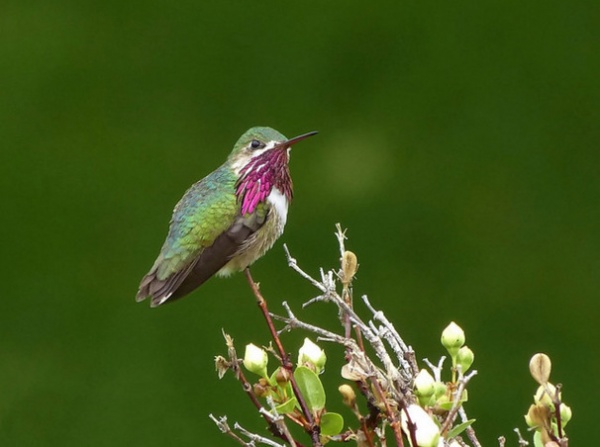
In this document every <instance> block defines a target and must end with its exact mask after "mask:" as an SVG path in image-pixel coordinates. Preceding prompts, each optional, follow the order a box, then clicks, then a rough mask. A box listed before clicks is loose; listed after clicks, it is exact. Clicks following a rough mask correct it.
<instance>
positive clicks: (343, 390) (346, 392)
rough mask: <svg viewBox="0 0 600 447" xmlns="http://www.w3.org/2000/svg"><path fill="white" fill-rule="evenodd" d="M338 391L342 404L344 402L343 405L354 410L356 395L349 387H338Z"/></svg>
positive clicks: (344, 385)
mask: <svg viewBox="0 0 600 447" xmlns="http://www.w3.org/2000/svg"><path fill="white" fill-rule="evenodd" d="M338 391H339V392H340V394H341V395H342V402H344V405H346V406H347V407H350V408H354V407H355V406H356V393H355V392H354V390H353V389H352V387H351V386H350V385H347V384H343V385H340V386H339V387H338Z"/></svg>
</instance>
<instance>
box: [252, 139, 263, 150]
mask: <svg viewBox="0 0 600 447" xmlns="http://www.w3.org/2000/svg"><path fill="white" fill-rule="evenodd" d="M250 147H251V148H252V149H262V148H263V147H265V143H262V142H260V141H258V140H252V141H251V142H250Z"/></svg>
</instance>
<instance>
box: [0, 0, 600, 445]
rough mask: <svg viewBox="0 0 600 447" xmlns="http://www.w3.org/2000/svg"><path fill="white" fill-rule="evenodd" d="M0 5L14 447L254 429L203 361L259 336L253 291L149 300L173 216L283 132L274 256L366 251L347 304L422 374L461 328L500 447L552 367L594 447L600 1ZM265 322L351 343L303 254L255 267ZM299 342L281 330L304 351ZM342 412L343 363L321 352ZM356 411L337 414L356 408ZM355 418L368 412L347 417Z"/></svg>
mask: <svg viewBox="0 0 600 447" xmlns="http://www.w3.org/2000/svg"><path fill="white" fill-rule="evenodd" d="M0 9H1V13H0V36H2V38H1V39H0V61H1V62H0V64H1V66H2V69H1V70H0V86H1V88H0V139H1V143H0V144H1V154H2V163H1V168H0V169H1V170H2V175H1V176H0V185H1V187H2V191H3V195H2V196H3V220H2V221H3V224H2V226H3V227H2V232H0V238H1V244H2V252H3V258H4V265H3V268H2V282H3V300H2V302H3V304H2V310H1V311H0V444H1V445H3V446H4V445H6V446H42V445H43V446H46V445H47V446H53V445H61V446H81V445H91V446H115V445H118V446H120V445H144V446H154V445H156V446H158V445H176V446H192V445H223V446H227V445H235V444H234V443H233V441H231V440H229V439H227V438H225V437H224V436H223V435H221V434H220V433H219V432H218V430H217V429H216V427H215V426H214V425H213V423H212V422H211V421H210V420H209V419H208V414H209V413H211V412H212V413H215V414H217V415H221V414H228V415H229V417H230V421H232V422H233V421H240V422H242V423H243V425H245V426H247V427H248V428H251V429H254V430H259V429H261V428H262V426H263V425H264V424H263V423H262V422H261V421H260V419H259V418H258V417H257V415H256V414H255V413H254V412H253V411H252V407H251V405H250V403H249V401H247V400H246V399H245V396H243V393H242V391H241V389H240V388H239V386H238V385H237V383H236V382H235V381H234V380H233V378H232V376H227V377H226V378H224V379H223V380H221V381H219V380H218V379H217V377H216V374H215V372H214V366H213V356H214V355H215V354H218V353H224V352H225V348H224V345H223V340H222V336H221V328H225V329H226V330H227V331H228V332H229V333H231V334H232V335H233V336H234V338H235V340H236V342H237V344H238V346H239V348H240V350H242V349H243V346H244V344H246V343H248V342H251V341H253V342H255V343H257V344H260V343H267V341H268V337H267V332H266V329H265V327H264V324H263V323H262V321H261V316H260V314H259V313H258V310H257V309H256V308H255V304H254V302H253V299H252V297H251V295H250V293H249V291H248V288H247V285H246V284H245V282H244V278H243V276H242V275H237V276H235V277H233V278H231V279H229V280H217V279H213V280H211V281H209V282H208V283H207V284H205V285H204V286H203V287H202V288H201V289H200V290H198V291H197V292H195V293H194V294H193V296H191V297H190V298H187V299H185V300H183V301H180V302H178V303H176V304H174V305H170V306H165V307H163V308H159V309H153V310H150V309H149V308H148V307H147V306H146V305H141V304H139V305H136V304H135V302H134V300H133V297H134V295H135V292H136V289H137V285H138V282H139V279H140V278H141V277H142V275H143V274H144V273H146V271H147V269H148V268H149V267H150V265H151V264H152V262H153V260H154V257H155V256H156V254H157V252H158V249H159V248H160V245H161V244H162V241H163V238H164V236H165V234H166V228H167V222H168V220H169V217H170V213H171V210H172V207H173V205H174V204H175V203H176V201H177V200H178V199H179V197H180V196H181V194H182V193H183V192H184V191H185V189H186V188H187V187H188V186H189V185H190V184H191V183H193V182H194V181H196V180H197V179H199V178H201V177H202V176H204V175H206V174H207V173H208V172H210V171H211V170H212V169H214V168H216V167H217V166H218V165H219V164H220V163H222V161H223V160H224V159H225V157H226V155H227V153H228V151H229V150H230V148H231V146H232V145H233V143H234V141H235V140H236V139H237V138H238V136H239V135H240V134H241V133H242V132H243V131H245V130H246V129H247V128H248V127H250V126H253V125H269V126H272V127H275V128H277V129H278V130H280V131H282V132H283V133H284V134H286V135H287V136H290V137H291V136H294V135H296V134H299V133H303V132H306V131H310V130H315V129H316V130H319V131H320V134H319V135H318V136H317V137H315V138H313V139H311V140H308V141H306V142H303V143H302V144H300V145H298V147H297V149H295V150H294V152H293V157H292V163H291V169H292V174H293V177H294V181H295V194H296V196H295V200H294V203H293V206H292V208H291V211H290V215H289V220H288V225H287V228H286V233H285V235H284V236H283V238H282V239H283V241H284V242H286V243H287V244H288V246H289V247H290V249H291V250H292V252H293V254H294V255H295V256H296V257H297V258H298V259H299V261H300V263H301V265H302V266H304V267H305V268H306V269H307V270H308V271H310V272H311V273H315V274H316V273H317V271H318V270H317V269H318V267H319V266H324V267H326V268H330V267H333V266H335V265H336V263H337V246H336V242H335V239H334V237H333V231H334V224H335V223H336V222H341V223H342V224H343V225H344V226H345V227H349V232H348V234H349V236H350V241H349V242H348V247H349V248H351V249H352V250H354V251H355V252H356V253H357V254H358V257H359V262H360V263H361V267H360V271H359V275H358V279H357V281H356V284H355V287H356V293H357V294H363V293H367V294H368V295H369V296H370V298H371V301H372V302H373V304H374V305H376V306H377V307H378V308H382V309H384V310H385V311H386V314H387V316H388V317H389V318H390V319H393V320H394V322H395V324H396V327H397V328H398V329H399V331H400V332H401V333H402V335H403V336H404V337H405V339H406V341H407V342H408V343H410V344H411V345H413V347H414V348H415V349H416V351H417V353H418V356H419V358H420V359H421V358H423V357H429V358H430V359H437V358H438V357H439V356H440V355H441V354H442V353H443V352H442V349H441V346H440V345H439V341H438V340H439V334H440V332H441V330H442V329H443V328H444V327H445V326H446V324H447V323H449V321H451V320H454V321H457V322H458V323H459V324H461V326H462V327H463V328H464V329H465V330H466V333H467V340H468V344H469V345H470V346H471V347H472V349H473V350H474V351H475V353H476V363H475V368H476V369H477V370H478V371H479V375H478V376H477V377H476V379H475V380H474V381H473V383H472V386H471V391H470V401H469V403H468V406H467V409H468V411H469V413H470V416H472V417H476V418H477V419H478V422H477V430H478V433H479V435H480V438H481V439H482V441H483V442H484V443H485V444H486V445H496V443H495V439H496V438H497V437H498V436H499V435H502V434H505V435H506V436H507V437H508V438H509V439H510V441H511V444H510V445H515V438H514V435H513V433H512V429H513V427H515V426H519V427H521V428H522V429H524V428H525V426H524V423H523V417H522V415H523V414H524V413H525V412H526V409H527V407H528V405H529V403H530V400H531V395H532V394H533V392H534V389H535V384H534V382H533V380H532V379H531V378H530V377H529V373H528V369H527V363H528V360H529V357H530V356H531V354H533V353H534V352H538V351H544V352H547V353H548V354H549V355H550V356H551V357H552V359H553V360H554V371H553V379H554V381H558V382H562V383H563V384H564V386H565V391H564V398H565V400H566V401H567V403H569V404H570V405H571V406H572V408H573V412H574V418H573V421H572V422H571V423H570V425H569V427H568V428H569V429H570V430H569V435H570V437H571V438H572V440H573V443H574V444H578V445H593V443H594V441H593V439H595V437H594V438H592V434H593V430H594V429H593V428H592V427H593V425H592V424H594V423H595V419H594V414H595V409H596V400H597V397H598V392H597V384H598V379H597V378H598V375H599V373H600V360H599V357H598V342H599V341H600V336H599V335H600V331H599V329H598V326H599V325H598V319H599V317H600V312H599V310H600V307H599V304H598V290H599V289H600V280H599V278H600V260H599V253H600V233H599V231H598V226H599V223H600V212H599V211H600V206H599V199H600V177H599V174H598V172H599V168H600V164H599V161H600V157H599V155H598V142H599V141H600V130H599V129H600V125H599V123H600V112H599V111H600V81H599V79H600V63H599V60H600V59H599V58H598V48H599V44H600V39H599V37H600V36H599V34H600V20H599V19H600V8H599V6H598V2H597V1H596V0H588V1H586V0H574V1H571V2H565V1H559V0H549V1H530V2H522V1H511V0H509V1H489V2H467V1H458V2H410V1H403V2H385V1H376V2H368V3H366V2H356V1H330V2H318V1H307V2H298V3H285V2H274V1H264V2H241V1H237V2H236V1H222V2H213V3H212V4H209V2H202V1H193V2H191V1H180V2H167V1H160V0H148V1H143V2H142V1H139V0H133V1H126V2H123V1H114V0H112V1H103V2H101V1H90V0H83V1H74V0H72V1H68V0H62V1H56V2H43V1H36V0H32V1H19V2H17V1H10V0H9V2H8V3H6V2H5V3H4V4H3V5H2V7H1V8H0ZM253 273H254V275H255V278H256V279H257V280H259V281H260V282H261V284H262V289H263V291H264V293H265V295H266V296H267V297H268V298H269V299H270V302H271V307H272V309H273V310H275V311H279V310H280V309H281V308H280V306H279V303H280V301H281V300H283V299H285V300H288V301H289V302H290V303H291V304H292V306H293V307H294V308H295V309H296V310H298V315H299V316H302V317H305V318H309V319H313V320H314V321H317V322H321V323H323V324H326V325H329V327H334V323H335V312H334V310H333V309H332V308H331V307H330V306H325V305H324V306H321V307H315V308H310V309H308V310H306V311H300V303H301V302H303V301H305V300H306V299H308V298H310V297H312V296H313V295H314V294H315V291H314V290H313V289H311V287H310V286H309V285H308V284H306V283H305V282H303V281H302V280H301V279H300V278H299V277H297V276H296V275H295V274H294V273H293V272H292V271H291V270H289V269H288V268H287V266H286V264H285V259H284V253H283V250H282V245H281V242H279V243H278V244H277V245H276V246H275V247H274V248H273V250H272V251H271V252H270V253H269V254H268V256H266V257H265V258H263V259H262V260H261V261H260V262H258V263H257V264H256V265H255V268H254V269H253ZM301 337H302V336H301V335H294V336H289V335H288V336H285V337H284V341H285V342H286V344H287V347H288V349H289V350H290V351H295V350H296V349H297V347H298V346H299V343H300V341H301ZM329 357H330V360H329V365H328V369H327V372H326V374H325V376H324V380H325V381H326V384H327V385H328V386H330V387H331V388H332V392H331V393H330V395H329V407H330V408H331V409H332V410H334V411H342V412H343V411H344V410H343V408H342V405H341V403H340V402H339V399H338V398H337V396H336V393H335V392H334V390H335V388H337V384H338V371H339V366H340V365H341V357H342V356H341V353H340V352H339V350H338V351H336V350H332V351H331V352H330V355H329ZM345 414H347V413H345ZM349 420H351V418H350V417H349Z"/></svg>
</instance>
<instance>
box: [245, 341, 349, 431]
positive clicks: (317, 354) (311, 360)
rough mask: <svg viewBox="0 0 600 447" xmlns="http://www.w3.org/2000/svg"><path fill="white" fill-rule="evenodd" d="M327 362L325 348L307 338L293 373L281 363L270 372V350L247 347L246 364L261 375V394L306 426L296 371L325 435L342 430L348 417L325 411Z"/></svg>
mask: <svg viewBox="0 0 600 447" xmlns="http://www.w3.org/2000/svg"><path fill="white" fill-rule="evenodd" d="M326 361H327V356H326V355H325V351H323V350H322V349H321V348H320V347H319V346H318V345H316V344H315V343H313V342H312V341H311V340H310V339H308V338H305V339H304V344H303V345H302V347H301V348H300V349H299V351H298V364H297V366H296V368H295V370H294V371H293V373H292V372H290V371H288V370H287V369H286V368H284V367H282V366H280V367H278V368H277V369H275V371H274V372H273V373H272V374H271V375H269V373H268V370H267V365H268V362H269V356H268V353H267V351H266V350H264V349H262V348H259V347H258V346H255V345H253V344H249V345H247V346H246V352H245V354H244V360H243V364H244V367H245V368H246V369H247V370H248V371H250V372H252V373H254V374H256V375H258V376H260V378H259V379H258V381H257V382H256V383H255V384H254V385H253V391H254V394H255V395H256V396H257V397H259V398H269V399H270V400H272V402H273V403H274V405H275V406H274V410H275V411H276V412H277V413H278V414H280V415H286V416H287V417H289V418H290V419H291V420H293V421H295V422H296V423H298V424H300V425H305V424H306V423H307V421H306V420H305V419H304V415H303V414H302V411H301V410H300V405H299V403H298V399H297V397H296V396H295V395H294V391H293V388H292V386H291V379H292V378H291V377H290V374H292V375H293V379H294V381H295V382H296V384H297V386H298V389H299V390H300V393H301V396H302V399H303V400H304V402H305V404H306V406H307V408H308V409H309V410H310V411H311V413H312V417H313V419H314V420H315V421H316V422H317V423H318V424H319V427H320V433H321V435H323V436H333V435H337V434H338V433H340V432H341V431H342V429H343V428H344V420H343V418H342V416H341V415H339V414H337V413H332V412H327V411H326V410H325V401H326V396H325V389H324V388H323V384H322V383H321V380H320V379H319V374H321V373H323V371H324V370H325V363H326Z"/></svg>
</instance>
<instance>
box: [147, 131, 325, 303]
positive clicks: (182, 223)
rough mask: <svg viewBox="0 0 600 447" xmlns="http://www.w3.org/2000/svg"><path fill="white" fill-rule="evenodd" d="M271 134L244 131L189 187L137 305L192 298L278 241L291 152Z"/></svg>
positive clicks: (284, 140)
mask: <svg viewBox="0 0 600 447" xmlns="http://www.w3.org/2000/svg"><path fill="white" fill-rule="evenodd" d="M316 133H317V132H309V133H305V134H303V135H300V136H297V137H295V138H291V139H287V138H286V137H284V136H283V135H282V134H281V133H279V132H278V131H276V130H274V129H271V128H270V127H253V128H251V129H249V130H248V131H246V133H244V134H243V135H242V136H241V137H240V138H239V140H238V141H237V143H235V145H234V146H233V150H232V151H231V153H230V154H229V157H228V158H227V160H226V161H225V163H223V164H222V165H221V166H220V167H219V168H217V169H216V170H215V171H213V172H211V173H210V174H208V175H207V176H206V177H204V178H203V179H202V180H200V181H198V182H197V183H195V184H193V185H192V186H191V187H190V188H189V189H188V190H187V191H186V193H185V194H184V195H183V197H182V198H181V200H180V201H179V202H178V203H177V205H176V206H175V209H174V210H173V216H172V217H171V222H170V224H169V232H168V235H167V238H166V240H165V242H164V244H163V246H162V249H161V251H160V254H159V255H158V258H156V261H155V262H154V265H153V266H152V268H151V269H150V271H149V272H148V274H146V276H144V277H143V278H142V281H141V283H140V286H139V290H138V292H137V296H136V300H137V301H142V300H145V299H146V298H150V299H151V302H150V306H151V307H156V306H160V305H161V304H163V303H165V302H170V301H173V300H176V299H178V298H181V297H183V296H185V295H187V294H188V293H190V292H192V291H193V290H195V289H196V288H198V287H199V286H200V285H202V284H203V283H204V282H205V281H206V280H208V279H209V278H210V277H212V276H213V275H215V274H216V275H219V276H228V275H230V274H232V273H235V272H239V271H242V270H244V269H246V268H247V267H248V266H250V265H251V264H252V263H254V261H256V260H257V259H259V258H260V257H262V256H263V255H264V254H265V253H266V252H267V250H269V249H270V248H271V247H272V246H273V244H274V243H275V241H276V240H277V239H278V238H279V237H280V236H281V235H282V233H283V228H284V226H285V223H286V220H287V212H288V206H289V204H290V202H291V201H292V196H293V189H292V178H291V177H290V171H289V161H290V150H291V147H292V145H294V144H296V143H298V142H299V141H301V140H304V139H305V138H308V137H311V136H313V135H315V134H316Z"/></svg>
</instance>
